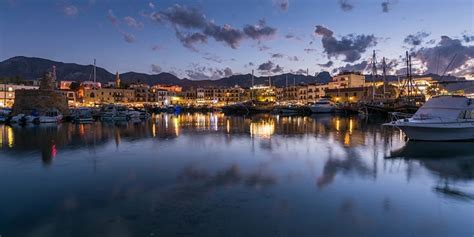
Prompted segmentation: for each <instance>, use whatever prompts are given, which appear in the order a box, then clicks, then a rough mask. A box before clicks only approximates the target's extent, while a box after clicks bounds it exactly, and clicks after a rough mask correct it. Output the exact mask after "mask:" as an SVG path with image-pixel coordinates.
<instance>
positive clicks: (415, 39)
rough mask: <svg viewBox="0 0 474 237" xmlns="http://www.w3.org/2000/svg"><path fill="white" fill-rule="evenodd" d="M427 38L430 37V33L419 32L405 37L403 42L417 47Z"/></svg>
mask: <svg viewBox="0 0 474 237" xmlns="http://www.w3.org/2000/svg"><path fill="white" fill-rule="evenodd" d="M428 36H430V33H428V32H424V31H420V32H417V33H415V34H411V35H408V36H407V37H405V39H404V40H403V42H404V43H406V44H409V45H411V46H418V45H420V44H421V43H423V40H424V39H425V38H426V37H428Z"/></svg>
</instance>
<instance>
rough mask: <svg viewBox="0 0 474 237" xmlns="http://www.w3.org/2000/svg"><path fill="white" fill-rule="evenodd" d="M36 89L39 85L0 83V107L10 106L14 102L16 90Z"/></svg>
mask: <svg viewBox="0 0 474 237" xmlns="http://www.w3.org/2000/svg"><path fill="white" fill-rule="evenodd" d="M37 89H39V86H28V85H14V84H0V107H12V106H13V104H14V103H15V92H16V91H19V90H37Z"/></svg>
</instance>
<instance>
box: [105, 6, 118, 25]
mask: <svg viewBox="0 0 474 237" xmlns="http://www.w3.org/2000/svg"><path fill="white" fill-rule="evenodd" d="M107 18H108V19H109V21H110V22H111V23H112V24H114V25H117V24H118V18H117V17H116V16H115V14H114V11H112V9H109V11H108V12H107Z"/></svg>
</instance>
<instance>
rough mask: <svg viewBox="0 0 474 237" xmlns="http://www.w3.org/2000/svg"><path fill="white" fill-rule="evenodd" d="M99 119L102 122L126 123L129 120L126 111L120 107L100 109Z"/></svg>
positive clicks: (113, 106)
mask: <svg viewBox="0 0 474 237" xmlns="http://www.w3.org/2000/svg"><path fill="white" fill-rule="evenodd" d="M100 118H101V120H103V121H127V120H128V119H129V116H128V109H127V107H125V106H120V105H114V104H110V105H106V106H105V107H103V108H102V111H101V113H100Z"/></svg>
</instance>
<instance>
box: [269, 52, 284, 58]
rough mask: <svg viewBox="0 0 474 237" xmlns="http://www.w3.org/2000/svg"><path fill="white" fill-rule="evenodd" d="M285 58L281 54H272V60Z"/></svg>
mask: <svg viewBox="0 0 474 237" xmlns="http://www.w3.org/2000/svg"><path fill="white" fill-rule="evenodd" d="M283 56H284V55H283V54H281V53H274V54H272V58H283Z"/></svg>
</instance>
